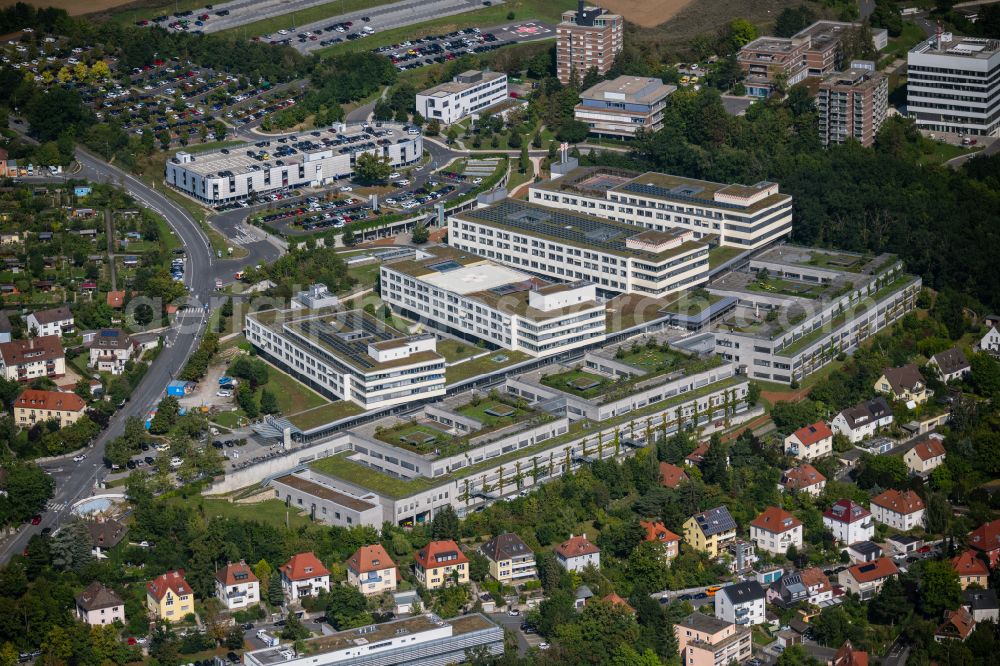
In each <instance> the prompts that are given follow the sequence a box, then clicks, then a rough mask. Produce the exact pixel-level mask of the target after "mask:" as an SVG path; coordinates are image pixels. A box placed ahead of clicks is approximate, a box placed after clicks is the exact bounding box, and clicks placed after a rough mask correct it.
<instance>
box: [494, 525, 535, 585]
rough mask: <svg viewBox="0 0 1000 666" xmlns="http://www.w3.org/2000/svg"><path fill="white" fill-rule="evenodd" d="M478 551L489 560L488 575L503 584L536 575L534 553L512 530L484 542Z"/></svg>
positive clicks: (517, 581) (510, 583)
mask: <svg viewBox="0 0 1000 666" xmlns="http://www.w3.org/2000/svg"><path fill="white" fill-rule="evenodd" d="M480 551H481V552H482V554H483V555H484V556H485V557H486V559H487V560H489V562H490V576H492V577H493V579H494V580H496V581H499V582H501V583H504V584H505V585H512V584H516V583H520V582H522V581H524V580H527V579H529V578H535V577H537V576H538V570H537V569H536V568H535V554H534V553H533V552H532V551H531V549H530V548H528V545H527V544H526V543H524V542H523V541H521V537H519V536H517V535H516V534H514V533H512V532H508V533H506V534H498V535H497V536H495V537H493V538H492V539H490V540H489V541H487V542H486V543H484V544H483V547H482V548H481V549H480Z"/></svg>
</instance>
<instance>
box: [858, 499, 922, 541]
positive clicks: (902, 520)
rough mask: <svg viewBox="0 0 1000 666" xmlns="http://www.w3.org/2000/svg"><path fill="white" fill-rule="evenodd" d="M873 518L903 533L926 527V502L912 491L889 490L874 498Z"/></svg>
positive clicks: (872, 505)
mask: <svg viewBox="0 0 1000 666" xmlns="http://www.w3.org/2000/svg"><path fill="white" fill-rule="evenodd" d="M871 511H872V516H873V517H874V518H875V520H876V521H878V522H880V523H882V524H883V525H888V526H889V527H893V528H895V529H897V530H902V531H903V532H905V531H907V530H912V529H913V528H915V527H923V525H924V501H923V500H922V499H920V495H918V494H917V493H915V492H913V491H912V490H904V491H902V492H900V491H898V490H895V489H889V490H886V491H885V492H882V493H879V494H878V495H876V496H875V497H873V498H872V503H871Z"/></svg>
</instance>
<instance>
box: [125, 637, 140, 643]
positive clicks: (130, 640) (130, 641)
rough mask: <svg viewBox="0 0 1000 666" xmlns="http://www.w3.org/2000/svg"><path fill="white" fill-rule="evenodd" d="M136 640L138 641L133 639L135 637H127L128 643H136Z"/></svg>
mask: <svg viewBox="0 0 1000 666" xmlns="http://www.w3.org/2000/svg"><path fill="white" fill-rule="evenodd" d="M138 642H139V641H137V640H135V638H133V637H129V639H128V644H129V645H136V644H137V643H138Z"/></svg>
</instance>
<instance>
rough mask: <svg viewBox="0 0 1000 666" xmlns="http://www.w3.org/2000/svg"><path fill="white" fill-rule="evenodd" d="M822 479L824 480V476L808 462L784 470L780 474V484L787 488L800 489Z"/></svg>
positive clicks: (821, 481) (820, 481)
mask: <svg viewBox="0 0 1000 666" xmlns="http://www.w3.org/2000/svg"><path fill="white" fill-rule="evenodd" d="M824 481H826V477H825V476H823V475H822V474H820V472H819V470H817V469H816V468H815V467H813V466H812V465H810V464H809V463H802V464H801V465H799V466H798V467H793V468H791V469H789V470H785V473H784V474H782V476H781V485H783V486H784V487H785V488H787V489H788V490H801V489H803V488H808V487H809V486H814V485H816V484H817V483H823V482H824Z"/></svg>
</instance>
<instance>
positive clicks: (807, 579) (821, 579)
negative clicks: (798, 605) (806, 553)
mask: <svg viewBox="0 0 1000 666" xmlns="http://www.w3.org/2000/svg"><path fill="white" fill-rule="evenodd" d="M799 577H800V578H801V579H802V584H803V585H805V586H806V587H808V588H813V587H816V588H817V589H815V590H810V593H811V594H819V593H821V592H826V591H828V590H832V589H833V586H832V585H831V584H830V578H829V577H828V576H827V575H826V574H825V573H823V570H822V569H820V568H819V567H811V568H809V569H804V570H802V571H800V572H799Z"/></svg>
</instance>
